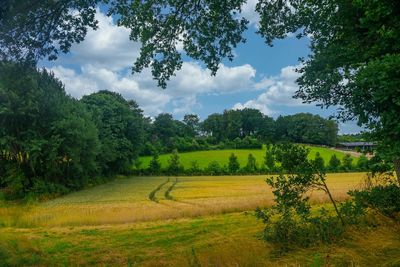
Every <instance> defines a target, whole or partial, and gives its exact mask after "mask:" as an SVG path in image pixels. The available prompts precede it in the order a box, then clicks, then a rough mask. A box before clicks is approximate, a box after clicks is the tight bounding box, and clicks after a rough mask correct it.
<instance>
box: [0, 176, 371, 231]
mask: <svg viewBox="0 0 400 267" xmlns="http://www.w3.org/2000/svg"><path fill="white" fill-rule="evenodd" d="M364 175H365V174H363V173H337V174H329V175H328V178H327V181H328V184H329V185H330V186H331V190H332V193H333V194H334V196H335V197H336V198H337V199H339V200H340V199H344V198H345V197H346V194H347V191H348V190H350V189H354V188H356V187H357V186H359V185H360V183H361V181H362V178H363V176H364ZM266 177H267V176H265V175H260V176H188V177H170V178H166V177H131V178H117V179H116V180H114V181H112V182H110V183H107V184H103V185H100V186H97V187H94V188H91V189H87V190H82V191H79V192H75V193H71V194H69V195H66V196H64V197H60V198H57V199H54V200H51V201H47V202H44V203H40V204H35V205H26V206H19V205H15V206H7V207H0V224H1V225H4V226H18V227H36V226H71V225H72V226H74V225H101V224H115V223H132V222H140V221H154V220H166V219H175V218H183V217H196V216H201V215H202V216H204V215H213V214H220V213H228V212H236V211H246V210H254V209H255V208H257V207H264V206H268V205H270V204H271V203H272V199H273V195H272V192H271V190H270V188H269V187H268V186H267V184H266V183H265V179H266ZM311 199H312V200H313V201H315V202H324V201H325V200H326V197H325V196H324V195H323V194H321V193H319V192H315V193H313V194H312V196H311Z"/></svg>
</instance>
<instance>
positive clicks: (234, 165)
mask: <svg viewBox="0 0 400 267" xmlns="http://www.w3.org/2000/svg"><path fill="white" fill-rule="evenodd" d="M239 169H240V165H239V161H238V158H237V157H236V155H235V154H233V153H232V154H231V155H230V156H229V163H228V170H229V173H231V174H234V173H237V172H238V171H239Z"/></svg>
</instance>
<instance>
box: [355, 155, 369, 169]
mask: <svg viewBox="0 0 400 267" xmlns="http://www.w3.org/2000/svg"><path fill="white" fill-rule="evenodd" d="M368 168H369V161H368V158H367V157H366V156H365V155H361V156H360V157H359V158H358V161H357V169H358V170H359V171H366V170H368Z"/></svg>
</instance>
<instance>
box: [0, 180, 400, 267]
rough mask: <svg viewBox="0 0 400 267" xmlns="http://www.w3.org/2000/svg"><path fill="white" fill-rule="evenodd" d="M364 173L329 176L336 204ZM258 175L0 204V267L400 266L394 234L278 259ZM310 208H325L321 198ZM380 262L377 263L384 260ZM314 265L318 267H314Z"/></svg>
mask: <svg viewBox="0 0 400 267" xmlns="http://www.w3.org/2000/svg"><path fill="white" fill-rule="evenodd" d="M364 175H365V174H363V173H344V174H329V175H328V179H327V181H328V185H329V186H330V188H331V190H332V193H333V195H334V197H335V198H336V199H338V200H343V199H345V198H346V197H347V195H346V192H347V191H348V190H350V189H354V188H358V187H360V186H361V185H362V181H363V177H364ZM265 178H266V176H218V177H210V176H199V177H170V178H167V177H130V178H124V177H120V178H117V179H116V180H114V181H112V182H110V183H107V184H104V185H100V186H97V187H94V188H90V189H87V190H82V191H80V192H75V193H72V194H69V195H66V196H64V197H60V198H57V199H54V200H50V201H46V202H42V203H33V204H25V205H21V204H11V203H7V204H6V203H3V204H2V205H0V266H7V265H10V266H32V265H33V266H54V265H57V266H62V265H84V266H87V265H101V266H116V265H117V266H282V265H286V266H310V265H311V264H314V263H316V262H317V263H318V262H323V263H327V264H326V266H334V265H340V266H377V265H380V263H385V264H386V265H387V266H392V265H393V266H395V264H399V263H400V234H399V233H400V230H399V227H398V226H393V225H389V224H388V225H385V226H382V227H380V228H379V230H376V229H370V230H367V231H364V230H363V233H362V235H360V233H359V232H358V231H357V229H355V230H354V232H353V231H351V232H350V233H349V235H350V238H348V239H346V240H343V241H341V242H340V243H339V244H336V245H322V246H318V247H315V248H310V249H295V250H293V251H292V252H291V253H288V254H285V255H283V256H280V257H277V255H275V254H274V249H273V247H272V246H271V245H270V244H268V243H266V242H265V241H263V240H260V234H261V232H262V229H263V225H262V223H261V222H260V221H257V220H256V218H255V217H254V214H253V213H254V209H255V208H256V207H263V206H269V205H271V203H272V193H271V190H270V189H269V188H268V186H267V185H266V183H265ZM311 200H312V201H313V202H314V203H315V204H317V203H318V205H325V204H323V203H325V201H326V200H327V198H326V196H325V195H323V194H322V193H320V192H313V193H312V194H311ZM382 259H384V261H382ZM315 266H321V265H315Z"/></svg>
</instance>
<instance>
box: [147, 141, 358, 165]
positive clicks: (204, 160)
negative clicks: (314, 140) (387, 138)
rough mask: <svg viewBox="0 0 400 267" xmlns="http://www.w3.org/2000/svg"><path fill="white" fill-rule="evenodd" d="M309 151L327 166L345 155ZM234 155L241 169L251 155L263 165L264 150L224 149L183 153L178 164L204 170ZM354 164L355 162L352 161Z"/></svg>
mask: <svg viewBox="0 0 400 267" xmlns="http://www.w3.org/2000/svg"><path fill="white" fill-rule="evenodd" d="M307 147H308V148H309V149H310V154H309V157H310V158H311V159H313V158H314V157H315V154H316V153H317V152H319V153H320V155H321V157H322V158H323V159H324V161H325V164H328V162H329V159H330V158H331V157H332V155H334V154H336V156H337V157H338V158H339V159H340V160H341V159H342V158H343V157H344V155H345V153H343V152H340V151H337V150H333V149H330V148H325V147H317V146H307ZM231 153H234V154H235V155H236V156H237V157H238V161H239V164H240V166H241V167H243V166H245V165H246V163H247V157H248V155H249V154H253V156H254V157H255V158H256V160H257V163H258V164H259V165H261V164H263V162H264V157H265V153H266V150H265V148H263V149H225V150H208V151H194V152H184V153H179V160H180V163H181V164H182V166H183V167H184V168H190V166H191V163H192V162H193V161H197V163H198V165H199V167H200V168H205V167H207V166H208V164H209V163H210V162H211V161H217V162H218V163H219V164H220V165H221V166H223V165H227V164H228V158H229V156H230V155H231ZM170 156H171V154H163V155H160V158H159V159H160V163H161V166H162V167H163V168H165V167H166V166H167V165H168V160H169V158H170ZM151 159H152V157H151V156H145V157H141V158H140V161H141V164H140V168H147V167H148V166H149V163H150V160H151ZM353 164H355V160H353Z"/></svg>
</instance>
